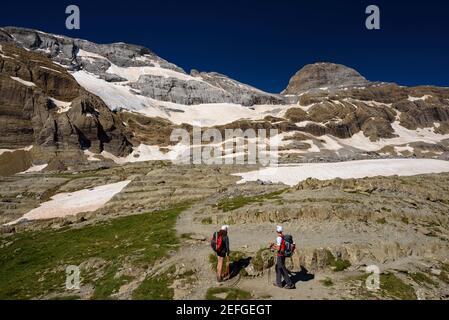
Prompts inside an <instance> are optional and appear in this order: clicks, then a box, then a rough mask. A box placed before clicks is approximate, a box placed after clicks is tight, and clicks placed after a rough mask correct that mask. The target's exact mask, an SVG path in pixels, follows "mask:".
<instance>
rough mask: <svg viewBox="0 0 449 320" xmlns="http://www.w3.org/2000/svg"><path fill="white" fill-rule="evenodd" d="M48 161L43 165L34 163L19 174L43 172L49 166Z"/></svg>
mask: <svg viewBox="0 0 449 320" xmlns="http://www.w3.org/2000/svg"><path fill="white" fill-rule="evenodd" d="M47 166H48V163H46V164H42V165H33V166H31V167H30V168H29V169H28V170H26V171H23V172H20V173H19V174H27V173H34V172H41V171H42V170H44V169H45V168H47Z"/></svg>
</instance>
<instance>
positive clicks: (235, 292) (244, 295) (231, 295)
mask: <svg viewBox="0 0 449 320" xmlns="http://www.w3.org/2000/svg"><path fill="white" fill-rule="evenodd" d="M217 294H220V295H221V294H225V297H224V298H219V297H217V296H216V295H217ZM205 299H206V300H249V299H251V293H249V292H247V291H244V290H241V289H238V288H209V289H208V290H207V292H206V297H205Z"/></svg>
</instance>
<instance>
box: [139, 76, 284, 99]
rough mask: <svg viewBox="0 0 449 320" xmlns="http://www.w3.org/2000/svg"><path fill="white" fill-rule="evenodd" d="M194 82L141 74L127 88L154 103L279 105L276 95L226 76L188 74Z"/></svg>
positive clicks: (278, 97)
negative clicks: (160, 101) (158, 101)
mask: <svg viewBox="0 0 449 320" xmlns="http://www.w3.org/2000/svg"><path fill="white" fill-rule="evenodd" d="M192 75H193V76H195V78H196V79H198V80H194V79H193V80H190V81H185V80H181V79H177V78H172V77H169V78H164V77H158V76H154V75H143V76H141V77H140V78H139V80H138V81H137V82H136V83H133V84H131V87H132V88H134V89H137V90H140V92H141V93H142V94H143V95H145V96H148V97H151V98H153V99H156V100H162V101H170V102H175V103H180V104H186V105H193V104H202V103H235V104H241V105H244V106H252V105H255V104H283V103H284V100H283V99H282V97H280V96H275V95H270V94H267V93H265V92H262V91H259V90H257V89H255V88H252V87H250V86H247V85H244V84H240V83H238V82H237V81H234V80H231V79H229V78H227V77H226V76H223V75H219V74H211V73H201V74H200V73H196V72H194V73H192Z"/></svg>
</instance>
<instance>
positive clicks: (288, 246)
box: [270, 226, 295, 289]
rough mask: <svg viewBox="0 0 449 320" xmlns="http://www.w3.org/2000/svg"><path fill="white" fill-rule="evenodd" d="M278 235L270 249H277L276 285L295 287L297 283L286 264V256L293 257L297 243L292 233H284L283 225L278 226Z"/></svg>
mask: <svg viewBox="0 0 449 320" xmlns="http://www.w3.org/2000/svg"><path fill="white" fill-rule="evenodd" d="M276 232H277V237H276V244H275V243H272V244H271V245H270V249H273V248H274V249H275V250H276V251H277V259H276V283H274V285H275V286H277V287H279V288H286V289H295V284H294V283H293V282H292V280H291V278H290V276H289V274H288V270H287V267H286V266H285V258H286V257H291V256H292V255H293V252H294V251H295V243H294V242H293V237H292V236H291V235H284V233H283V228H282V227H281V226H278V227H276ZM282 278H284V281H285V283H286V285H285V287H283V286H282Z"/></svg>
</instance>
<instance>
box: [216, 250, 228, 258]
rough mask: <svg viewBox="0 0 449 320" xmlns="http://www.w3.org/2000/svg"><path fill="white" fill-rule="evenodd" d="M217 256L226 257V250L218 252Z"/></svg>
mask: <svg viewBox="0 0 449 320" xmlns="http://www.w3.org/2000/svg"><path fill="white" fill-rule="evenodd" d="M217 257H221V258H225V257H226V252H224V251H222V252H217Z"/></svg>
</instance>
